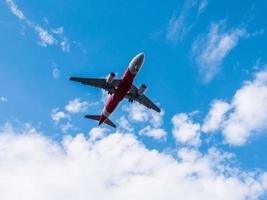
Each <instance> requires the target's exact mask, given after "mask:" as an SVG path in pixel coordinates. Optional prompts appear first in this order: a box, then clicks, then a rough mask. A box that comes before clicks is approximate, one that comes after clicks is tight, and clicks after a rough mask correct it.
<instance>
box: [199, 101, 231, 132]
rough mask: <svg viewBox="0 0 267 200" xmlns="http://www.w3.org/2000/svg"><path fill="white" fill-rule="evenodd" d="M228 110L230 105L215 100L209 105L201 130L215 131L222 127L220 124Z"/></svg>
mask: <svg viewBox="0 0 267 200" xmlns="http://www.w3.org/2000/svg"><path fill="white" fill-rule="evenodd" d="M230 108H231V105H229V104H228V103H227V102H224V101H221V100H215V101H214V102H213V103H212V105H211V109H210V111H209V113H208V115H207V117H206V119H205V120H204V124H203V126H202V130H203V131H204V132H213V131H216V130H217V129H218V128H219V127H220V126H221V125H222V122H223V121H224V120H225V114H226V112H227V111H229V109H230Z"/></svg>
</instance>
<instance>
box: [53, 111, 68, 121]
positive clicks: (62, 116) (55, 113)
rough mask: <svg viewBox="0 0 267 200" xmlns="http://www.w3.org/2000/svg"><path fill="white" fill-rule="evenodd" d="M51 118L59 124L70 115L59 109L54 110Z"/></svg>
mask: <svg viewBox="0 0 267 200" xmlns="http://www.w3.org/2000/svg"><path fill="white" fill-rule="evenodd" d="M51 118H52V120H53V121H54V122H55V123H58V122H59V121H60V120H61V119H65V118H68V115H67V114H66V113H64V112H62V111H59V109H58V108H54V109H53V110H52V113H51Z"/></svg>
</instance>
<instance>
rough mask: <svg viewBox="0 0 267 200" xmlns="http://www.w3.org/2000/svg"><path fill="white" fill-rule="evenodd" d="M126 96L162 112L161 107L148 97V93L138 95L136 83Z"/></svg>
mask: <svg viewBox="0 0 267 200" xmlns="http://www.w3.org/2000/svg"><path fill="white" fill-rule="evenodd" d="M126 98H128V99H129V100H134V101H137V102H139V103H140V104H142V105H144V106H145V107H147V108H149V109H153V110H155V111H156V112H160V108H159V107H158V106H157V105H156V104H154V103H153V102H152V101H151V100H150V99H149V98H148V97H146V95H144V94H142V95H138V89H137V87H136V86H135V85H132V87H131V88H130V91H129V93H128V94H127V95H126Z"/></svg>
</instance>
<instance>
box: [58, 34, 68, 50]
mask: <svg viewBox="0 0 267 200" xmlns="http://www.w3.org/2000/svg"><path fill="white" fill-rule="evenodd" d="M60 45H61V49H62V51H63V52H69V51H70V43H69V41H68V38H66V37H64V38H63V40H62V41H61V42H60Z"/></svg>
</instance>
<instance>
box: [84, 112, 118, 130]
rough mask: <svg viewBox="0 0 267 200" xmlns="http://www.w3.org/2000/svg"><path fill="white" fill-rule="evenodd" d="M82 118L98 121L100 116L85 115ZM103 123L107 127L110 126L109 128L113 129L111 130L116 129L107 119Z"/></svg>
mask: <svg viewBox="0 0 267 200" xmlns="http://www.w3.org/2000/svg"><path fill="white" fill-rule="evenodd" d="M84 117H85V118H88V119H92V120H96V121H99V120H100V117H101V116H100V115H85V116H84ZM104 123H105V124H107V125H109V126H111V127H113V128H116V125H115V124H114V123H113V122H112V121H111V120H110V119H109V118H107V119H106V120H105V121H104Z"/></svg>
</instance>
